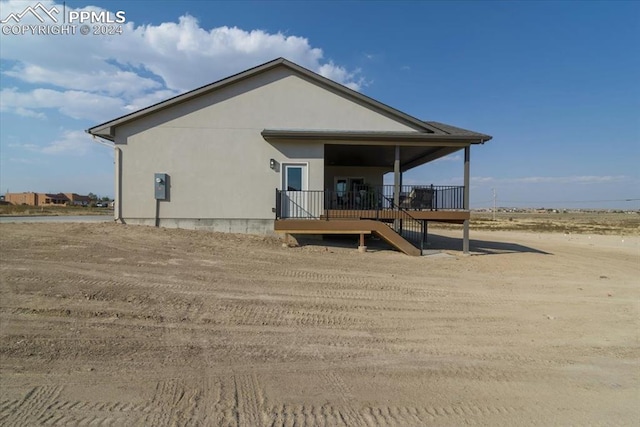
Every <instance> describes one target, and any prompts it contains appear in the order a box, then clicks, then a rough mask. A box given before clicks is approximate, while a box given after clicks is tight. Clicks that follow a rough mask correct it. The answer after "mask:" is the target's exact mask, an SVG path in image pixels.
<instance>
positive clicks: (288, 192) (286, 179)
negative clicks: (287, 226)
mask: <svg viewBox="0 0 640 427" xmlns="http://www.w3.org/2000/svg"><path fill="white" fill-rule="evenodd" d="M308 185H309V184H308V182H307V165H306V164H301V163H289V164H287V163H285V164H283V165H282V190H283V198H282V207H283V210H284V212H283V216H284V217H285V218H310V217H312V216H313V215H311V213H310V212H309V210H308V204H309V203H308V201H309V194H308V190H309V187H308Z"/></svg>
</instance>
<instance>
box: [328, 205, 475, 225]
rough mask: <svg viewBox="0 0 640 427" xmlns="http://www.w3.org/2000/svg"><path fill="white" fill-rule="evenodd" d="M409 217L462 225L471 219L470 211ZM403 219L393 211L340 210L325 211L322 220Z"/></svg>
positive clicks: (412, 212)
mask: <svg viewBox="0 0 640 427" xmlns="http://www.w3.org/2000/svg"><path fill="white" fill-rule="evenodd" d="M407 212H408V213H409V215H411V216H412V217H414V218H415V219H419V220H426V221H437V222H449V223H455V224H462V223H463V222H464V221H465V220H468V219H470V218H471V213H470V212H469V211H407ZM400 217H401V214H400V213H399V212H398V211H396V210H392V209H383V210H375V209H371V210H355V209H354V210H338V209H329V210H326V211H325V215H323V216H322V217H321V219H327V218H328V219H349V218H354V219H374V220H393V219H398V218H400Z"/></svg>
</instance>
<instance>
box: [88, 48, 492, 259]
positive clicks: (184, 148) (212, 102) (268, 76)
mask: <svg viewBox="0 0 640 427" xmlns="http://www.w3.org/2000/svg"><path fill="white" fill-rule="evenodd" d="M87 132H88V133H90V134H91V135H94V136H95V137H99V138H103V139H105V140H108V141H111V142H112V143H113V145H114V147H115V209H114V215H115V218H116V220H118V221H122V222H126V223H130V224H147V225H156V226H158V225H159V226H163V227H181V228H195V229H209V230H214V231H226V232H241V233H273V232H280V233H289V234H300V233H308V234H331V233H339V234H345V233H351V234H358V235H360V236H361V241H363V239H364V238H363V236H364V235H365V234H376V235H378V236H379V237H382V238H383V239H385V240H387V241H388V242H389V243H391V244H392V245H394V246H396V247H397V248H398V249H400V250H402V251H404V252H405V253H409V254H420V253H422V249H423V245H424V241H425V238H426V230H427V224H428V221H444V222H451V223H459V224H464V227H463V229H464V231H463V249H464V250H465V251H466V250H468V230H469V216H470V214H469V161H470V147H471V146H472V145H476V144H483V143H485V142H487V141H489V140H490V139H491V136H489V135H485V134H482V133H478V132H473V131H469V130H465V129H461V128H458V127H454V126H450V125H446V124H443V123H437V122H427V121H422V120H419V119H417V118H415V117H412V116H410V115H408V114H406V113H403V112H401V111H398V110H396V109H394V108H391V107H389V106H387V105H385V104H383V103H381V102H378V101H376V100H374V99H372V98H369V97H367V96H365V95H363V94H361V93H359V92H357V91H354V90H351V89H349V88H347V87H345V86H343V85H340V84H338V83H336V82H334V81H332V80H329V79H327V78H325V77H322V76H320V75H318V74H316V73H314V72H312V71H310V70H307V69H305V68H303V67H301V66H299V65H297V64H294V63H292V62H290V61H288V60H286V59H283V58H279V59H276V60H273V61H271V62H267V63H265V64H262V65H260V66H257V67H255V68H251V69H249V70H246V71H243V72H241V73H239V74H236V75H233V76H230V77H227V78H225V79H222V80H219V81H217V82H214V83H211V84H209V85H206V86H203V87H200V88H198V89H195V90H192V91H190V92H187V93H184V94H182V95H178V96H176V97H174V98H171V99H168V100H166V101H163V102H160V103H158V104H155V105H152V106H150V107H147V108H143V109H141V110H139V111H136V112H133V113H130V114H127V115H125V116H122V117H119V118H116V119H113V120H110V121H108V122H106V123H102V124H100V125H97V126H94V127H92V128H90V129H88V130H87ZM458 150H463V151H464V163H463V164H462V165H461V169H462V171H461V172H462V173H463V174H464V180H463V181H464V185H463V186H441V185H432V184H430V183H429V184H426V183H425V185H403V183H402V174H403V173H404V172H406V171H407V170H410V169H412V168H415V167H418V166H421V165H424V164H427V163H429V162H432V161H434V160H436V159H439V158H441V157H443V156H446V155H449V154H451V153H454V152H456V151H458ZM386 173H393V177H394V180H393V184H392V185H384V182H383V175H385V174H386ZM152 187H153V188H152Z"/></svg>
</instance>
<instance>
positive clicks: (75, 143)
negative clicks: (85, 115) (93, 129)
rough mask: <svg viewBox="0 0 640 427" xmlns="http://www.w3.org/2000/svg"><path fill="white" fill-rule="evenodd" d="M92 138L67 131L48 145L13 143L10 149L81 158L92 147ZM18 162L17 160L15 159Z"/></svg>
mask: <svg viewBox="0 0 640 427" xmlns="http://www.w3.org/2000/svg"><path fill="white" fill-rule="evenodd" d="M91 144H93V142H92V137H91V136H90V135H88V134H87V133H85V132H83V131H75V130H66V131H63V132H62V134H61V135H60V137H58V138H57V139H55V140H53V141H51V142H49V143H47V144H46V145H38V144H33V143H24V144H19V143H11V144H8V147H10V148H20V149H23V150H27V151H31V152H33V153H41V154H65V155H74V156H81V155H83V154H85V153H86V152H87V151H88V150H89V148H90V147H91ZM14 160H17V159H14Z"/></svg>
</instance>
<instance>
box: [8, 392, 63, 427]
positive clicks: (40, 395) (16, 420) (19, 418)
mask: <svg viewBox="0 0 640 427" xmlns="http://www.w3.org/2000/svg"><path fill="white" fill-rule="evenodd" d="M63 388H64V386H37V387H33V388H32V389H31V390H29V391H28V392H27V393H25V395H24V396H23V397H22V399H20V400H19V401H18V402H17V403H15V404H13V405H11V409H10V410H9V411H7V413H6V417H5V418H2V419H0V421H1V422H2V424H3V425H5V426H14V425H15V426H25V425H33V424H40V423H41V422H42V418H43V417H45V416H46V412H47V410H48V407H49V405H51V403H53V401H55V399H56V398H57V397H58V396H59V395H60V393H61V392H62V390H63Z"/></svg>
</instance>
